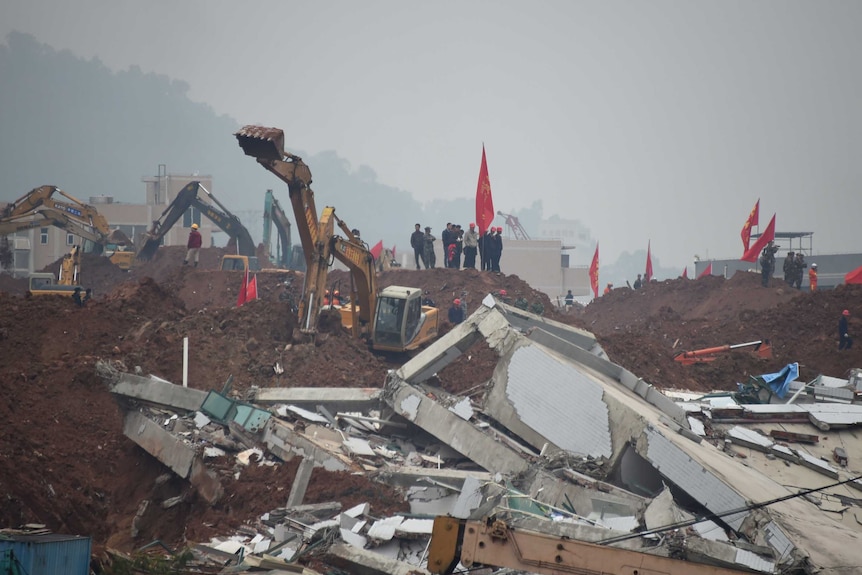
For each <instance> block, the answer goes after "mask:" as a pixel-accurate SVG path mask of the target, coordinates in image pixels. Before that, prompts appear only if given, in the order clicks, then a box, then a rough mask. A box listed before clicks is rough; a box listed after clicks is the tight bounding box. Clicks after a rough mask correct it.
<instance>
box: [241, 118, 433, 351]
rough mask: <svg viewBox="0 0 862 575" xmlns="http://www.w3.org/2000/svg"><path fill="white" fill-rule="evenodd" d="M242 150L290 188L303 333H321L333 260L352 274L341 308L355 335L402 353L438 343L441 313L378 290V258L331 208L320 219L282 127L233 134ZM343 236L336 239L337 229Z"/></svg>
mask: <svg viewBox="0 0 862 575" xmlns="http://www.w3.org/2000/svg"><path fill="white" fill-rule="evenodd" d="M234 135H235V136H236V139H237V141H238V142H239V145H240V147H241V148H242V150H243V151H244V152H245V153H246V155H248V156H251V157H253V158H255V159H256V160H257V162H258V163H259V164H260V165H262V166H263V167H264V168H266V169H267V170H269V171H270V172H272V173H273V174H275V175H276V176H277V177H278V178H279V179H281V180H282V181H283V182H285V183H286V184H287V187H288V191H289V194H290V203H291V205H292V206H293V213H294V219H295V220H296V226H297V232H298V234H299V238H300V240H301V242H302V250H303V253H304V255H305V267H306V275H305V285H304V287H303V292H302V293H303V297H302V300H301V301H300V302H299V312H298V317H299V328H300V331H301V332H302V333H306V334H313V333H315V332H316V330H317V322H318V319H319V317H320V309H321V306H322V305H323V299H324V295H325V288H326V278H327V275H328V272H329V266H330V265H331V264H332V260H333V258H334V259H337V260H339V261H340V262H342V263H343V264H344V265H346V266H347V268H348V269H349V270H350V277H351V284H352V285H351V290H350V291H351V297H350V302H351V303H350V304H348V305H346V306H344V307H343V308H342V309H341V316H342V323H343V324H344V325H345V326H346V327H348V329H350V331H351V333H353V335H354V336H355V337H365V338H367V339H369V340H370V341H371V344H372V347H373V348H374V349H375V350H380V351H394V352H403V351H409V350H413V349H417V348H418V347H420V346H422V345H424V344H426V343H428V342H430V341H432V340H434V339H436V337H437V330H438V310H437V309H436V308H432V307H427V306H426V307H423V306H422V305H421V290H420V289H419V288H406V287H398V286H391V287H389V288H387V289H386V290H384V291H383V292H381V293H378V291H377V275H376V269H375V268H376V265H375V261H374V257H373V256H372V255H371V252H370V250H369V249H368V246H367V245H366V244H365V243H364V242H363V241H362V240H361V239H360V238H359V236H358V235H356V234H354V233H353V230H351V229H350V228H349V227H348V226H347V224H345V223H344V221H343V220H341V219H339V218H338V217H337V216H336V215H335V208H333V207H331V206H327V207H325V208H324V209H323V212H322V213H321V215H320V217H319V218H318V215H317V208H316V206H315V203H314V192H313V191H312V189H311V187H310V186H311V170H309V168H308V166H307V165H306V164H305V163H304V162H303V161H302V158H300V157H299V156H295V155H293V154H289V153H287V152H285V151H284V132H283V131H282V130H280V129H278V128H265V127H262V126H245V127H244V128H242V129H241V130H240V131H238V132H236V134H234ZM336 224H337V225H338V227H339V228H340V230H341V231H342V232H343V233H344V235H343V236H340V235H337V234H336V230H335V225H336Z"/></svg>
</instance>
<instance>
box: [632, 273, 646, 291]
mask: <svg viewBox="0 0 862 575" xmlns="http://www.w3.org/2000/svg"><path fill="white" fill-rule="evenodd" d="M643 285H644V282H643V280H642V279H641V274H638V279H636V280H635V283H634V286H632V287H634V289H641V287H642V286H643Z"/></svg>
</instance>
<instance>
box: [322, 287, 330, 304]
mask: <svg viewBox="0 0 862 575" xmlns="http://www.w3.org/2000/svg"><path fill="white" fill-rule="evenodd" d="M331 304H332V295H331V294H330V293H329V290H326V291H325V292H323V305H325V306H327V305H331Z"/></svg>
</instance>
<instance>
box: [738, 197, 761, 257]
mask: <svg viewBox="0 0 862 575" xmlns="http://www.w3.org/2000/svg"><path fill="white" fill-rule="evenodd" d="M758 225H760V198H757V203H755V204H754V207H753V208H751V213H750V214H748V219H747V220H745V225H744V226H742V234H741V235H742V245H743V246H745V250H746V251H747V250H748V248H749V247H751V228H753V227H754V226H758Z"/></svg>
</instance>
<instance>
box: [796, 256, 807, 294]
mask: <svg viewBox="0 0 862 575" xmlns="http://www.w3.org/2000/svg"><path fill="white" fill-rule="evenodd" d="M807 267H808V264H806V263H805V254H803V253H802V252H797V253H796V259H795V260H793V287H795V288H796V289H802V273H803V272H802V270H804V269H805V268H807Z"/></svg>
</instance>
